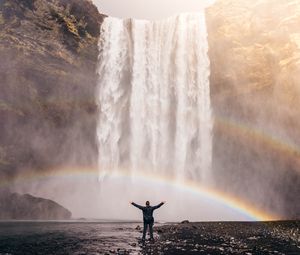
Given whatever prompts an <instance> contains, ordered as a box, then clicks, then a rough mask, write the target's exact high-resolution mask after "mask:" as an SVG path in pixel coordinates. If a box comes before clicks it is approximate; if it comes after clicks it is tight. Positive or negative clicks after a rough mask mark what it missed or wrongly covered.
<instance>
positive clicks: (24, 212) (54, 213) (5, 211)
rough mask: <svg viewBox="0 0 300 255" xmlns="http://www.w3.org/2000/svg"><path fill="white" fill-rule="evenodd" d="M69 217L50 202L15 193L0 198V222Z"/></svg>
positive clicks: (59, 206) (57, 205)
mask: <svg viewBox="0 0 300 255" xmlns="http://www.w3.org/2000/svg"><path fill="white" fill-rule="evenodd" d="M71 216H72V214H71V212H70V211H69V210H67V209H66V208H64V207H62V206H61V205H59V204H57V203H56V202H54V201H52V200H48V199H43V198H38V197H34V196H31V195H29V194H25V195H19V194H17V193H13V194H8V195H6V196H2V197H0V219H1V220H69V219H71Z"/></svg>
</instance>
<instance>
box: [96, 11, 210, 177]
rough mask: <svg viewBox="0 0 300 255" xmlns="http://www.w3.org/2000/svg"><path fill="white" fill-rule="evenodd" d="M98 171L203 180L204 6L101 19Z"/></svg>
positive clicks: (206, 144) (206, 132)
mask: <svg viewBox="0 0 300 255" xmlns="http://www.w3.org/2000/svg"><path fill="white" fill-rule="evenodd" d="M99 49H100V56H99V68H98V74H99V81H98V94H97V100H98V104H99V108H100V111H99V119H98V128H97V138H98V149H99V172H100V176H101V177H103V176H105V175H109V174H111V173H113V172H114V171H119V170H123V169H126V170H127V171H129V172H130V173H131V175H132V176H133V177H134V176H135V174H136V173H137V172H139V171H142V172H148V173H151V174H159V175H164V176H168V177H172V178H175V179H177V180H178V181H183V180H186V179H193V180H198V181H201V182H202V183H207V182H209V181H210V170H211V158H212V155H211V154H212V137H211V129H212V116H211V106H210V87H209V71H210V69H209V59H208V55H207V52H208V43H207V32H206V23H205V15H204V12H201V13H195V14H181V15H178V16H175V17H172V18H169V19H166V20H162V21H144V20H120V19H116V18H109V17H108V18H106V19H105V20H104V22H103V24H102V27H101V40H100V41H99Z"/></svg>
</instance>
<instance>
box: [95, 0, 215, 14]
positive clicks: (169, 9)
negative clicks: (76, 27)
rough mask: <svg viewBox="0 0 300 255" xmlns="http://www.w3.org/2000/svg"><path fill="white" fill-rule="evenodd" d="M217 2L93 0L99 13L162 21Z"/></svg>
mask: <svg viewBox="0 0 300 255" xmlns="http://www.w3.org/2000/svg"><path fill="white" fill-rule="evenodd" d="M214 1H215V0H93V2H94V3H95V4H96V5H97V7H98V9H99V11H100V12H101V13H104V14H108V15H109V16H113V17H120V18H138V19H161V18H165V17H169V16H171V15H172V14H176V13H180V12H197V11H198V10H201V9H202V8H203V7H205V6H209V5H210V4H212V3H213V2H214Z"/></svg>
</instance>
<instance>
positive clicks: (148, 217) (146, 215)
mask: <svg viewBox="0 0 300 255" xmlns="http://www.w3.org/2000/svg"><path fill="white" fill-rule="evenodd" d="M165 203H166V202H161V203H160V204H158V205H156V206H151V205H150V202H149V201H146V206H141V205H138V204H136V203H134V202H130V204H132V205H133V206H135V207H137V208H139V209H140V210H142V211H143V221H144V229H143V237H142V240H143V241H145V239H146V233H147V229H148V227H149V232H150V240H152V241H153V240H154V238H153V224H154V217H153V212H154V210H156V209H158V208H160V207H161V206H162V205H163V204H165Z"/></svg>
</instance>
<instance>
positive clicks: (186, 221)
mask: <svg viewBox="0 0 300 255" xmlns="http://www.w3.org/2000/svg"><path fill="white" fill-rule="evenodd" d="M188 223H190V222H189V221H188V220H184V221H182V222H181V224H188Z"/></svg>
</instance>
